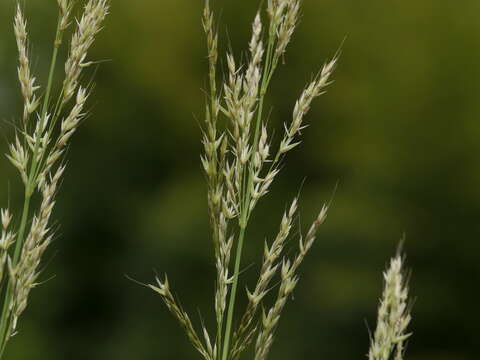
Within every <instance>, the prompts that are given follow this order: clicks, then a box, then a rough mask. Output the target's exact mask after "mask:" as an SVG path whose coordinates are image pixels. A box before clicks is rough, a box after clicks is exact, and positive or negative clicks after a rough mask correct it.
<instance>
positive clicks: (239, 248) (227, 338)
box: [222, 224, 246, 360]
mask: <svg viewBox="0 0 480 360" xmlns="http://www.w3.org/2000/svg"><path fill="white" fill-rule="evenodd" d="M245 229H246V224H244V225H243V226H241V228H240V235H239V237H238V245H237V251H236V256H235V273H234V277H233V284H232V292H231V294H230V303H229V305H228V314H227V324H226V328H225V341H224V343H223V356H222V360H227V357H228V352H229V346H230V336H231V330H232V322H233V310H234V308H235V297H236V295H237V287H238V275H239V272H240V263H241V258H242V249H243V240H244V238H245Z"/></svg>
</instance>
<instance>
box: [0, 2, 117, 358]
mask: <svg viewBox="0 0 480 360" xmlns="http://www.w3.org/2000/svg"><path fill="white" fill-rule="evenodd" d="M73 5H74V1H72V0H58V1H57V6H58V23H57V30H56V33H55V37H54V40H53V43H52V47H53V50H52V57H51V62H50V68H49V71H48V76H47V83H46V85H45V87H44V88H43V89H44V92H43V95H38V90H39V89H40V85H37V81H36V78H35V76H34V75H33V74H32V71H31V66H30V57H29V53H28V49H29V46H28V32H27V21H26V19H25V16H24V13H23V10H22V7H21V6H20V5H19V4H17V8H16V14H15V17H14V33H15V39H16V42H17V48H18V53H19V65H18V79H19V83H20V89H21V94H22V96H23V102H24V107H23V116H22V119H21V121H19V123H18V124H16V136H15V140H14V141H12V142H11V144H10V145H9V153H8V154H7V155H6V156H7V158H8V159H9V160H10V162H11V163H12V164H13V166H14V167H15V168H17V170H18V172H19V175H20V178H21V180H22V182H23V187H24V204H23V210H22V212H21V215H20V216H19V217H17V216H15V215H14V214H13V213H12V212H11V211H10V210H9V209H3V210H2V211H1V219H2V236H1V240H0V281H1V282H2V288H3V291H2V292H1V299H2V302H3V307H2V310H1V317H0V358H2V357H3V354H4V351H5V347H6V345H7V343H8V341H9V340H10V339H11V337H12V336H13V335H15V334H16V333H17V331H18V321H19V318H20V316H21V315H22V314H23V312H24V311H25V309H26V307H27V305H28V300H29V296H30V291H31V290H32V289H33V288H35V287H36V286H38V278H39V275H40V264H41V262H42V256H43V254H44V252H45V250H46V248H47V247H48V245H49V244H50V243H51V241H52V238H53V236H54V231H53V229H52V228H51V224H50V219H51V216H52V212H53V209H54V207H55V202H56V195H57V192H58V187H59V184H60V181H61V179H62V176H63V174H64V171H65V164H64V154H65V149H66V148H67V146H68V145H69V143H70V139H71V136H72V135H73V134H74V133H75V131H76V130H77V129H78V127H79V125H80V123H81V122H82V120H84V119H85V117H86V111H85V110H84V107H85V103H86V101H87V99H88V95H89V89H88V88H87V87H84V86H82V85H81V84H80V77H81V73H82V71H83V69H84V68H86V67H88V65H90V64H91V63H90V62H88V61H86V58H87V54H88V50H89V48H90V47H91V45H92V44H93V41H94V39H95V35H96V34H97V33H98V32H99V30H100V29H101V25H102V22H103V20H104V19H105V16H106V15H107V14H108V10H109V4H108V1H107V0H88V1H87V2H86V4H85V6H84V8H83V15H82V16H81V19H80V20H75V19H73V18H72V11H73ZM71 24H75V27H74V29H73V32H74V34H73V37H72V40H71V45H70V48H71V50H70V54H69V56H68V58H67V60H66V63H65V75H64V76H63V78H64V80H63V86H62V87H61V89H60V90H59V91H58V93H57V94H56V95H55V94H54V88H55V83H56V76H55V75H56V73H57V62H58V53H59V48H60V47H61V45H62V43H63V38H64V35H65V33H66V32H67V31H68V30H69V28H70V27H73V26H71ZM72 98H74V101H73V104H69V100H70V99H72ZM37 200H38V201H37ZM37 202H38V206H37V208H35V207H34V205H35V204H36V203H37ZM12 220H18V221H15V222H13V221H12ZM17 224H18V225H17Z"/></svg>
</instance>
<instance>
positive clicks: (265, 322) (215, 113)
mask: <svg viewBox="0 0 480 360" xmlns="http://www.w3.org/2000/svg"><path fill="white" fill-rule="evenodd" d="M300 5H301V0H267V1H266V14H265V15H263V13H262V12H261V11H259V12H258V13H257V14H256V16H255V18H254V21H253V25H252V34H251V39H250V42H249V45H248V58H247V61H246V63H243V64H240V63H239V62H238V61H237V60H236V59H235V58H234V56H233V55H232V54H231V53H227V54H226V55H225V63H226V67H227V71H226V76H225V77H226V78H225V79H224V80H221V81H219V79H218V75H217V68H218V62H219V58H220V55H219V51H218V48H219V47H218V34H217V31H216V24H215V18H214V15H213V12H212V10H211V8H210V4H209V1H208V0H206V2H205V9H204V14H203V27H204V30H205V34H206V38H207V48H208V59H209V91H207V94H208V96H207V103H206V111H205V124H204V127H203V130H204V131H203V146H204V153H203V154H202V156H201V162H202V165H203V169H204V171H205V174H206V179H207V185H208V187H207V189H208V190H207V191H208V210H209V218H210V224H211V231H212V239H213V246H214V251H215V262H216V270H217V275H216V283H215V295H214V309H215V315H216V329H215V331H214V332H211V331H208V330H207V328H206V326H205V325H202V331H201V333H198V332H197V330H195V328H194V325H193V324H192V321H191V319H190V317H189V315H188V314H187V313H186V312H185V311H184V310H183V309H182V307H181V306H180V305H179V303H178V302H177V300H176V299H175V298H174V296H173V295H172V292H171V289H170V284H169V282H168V280H167V277H165V279H164V280H162V279H160V278H157V279H156V284H152V285H149V287H150V288H151V289H153V290H154V291H156V292H157V293H158V294H160V295H161V297H162V298H163V301H164V302H165V304H166V305H167V307H168V309H169V310H170V312H171V313H172V314H173V315H174V316H175V317H176V318H177V320H178V321H179V323H180V325H181V326H182V327H183V329H184V330H185V332H186V334H187V336H188V338H189V340H190V342H191V343H192V344H193V346H194V347H195V349H196V350H197V351H198V352H199V353H200V354H201V356H202V357H203V358H204V359H206V360H237V359H240V358H241V356H242V354H244V352H245V351H246V350H247V349H248V348H252V349H253V353H254V360H265V359H267V358H268V355H269V353H270V350H271V347H272V344H273V341H274V337H275V332H276V330H277V327H278V325H279V320H280V318H281V315H282V313H283V311H284V308H285V306H286V304H287V301H288V299H289V298H290V297H291V295H292V293H293V291H294V289H295V287H296V285H297V283H298V280H299V276H298V270H299V267H300V265H301V264H302V262H303V260H304V259H305V257H306V255H307V254H308V252H309V251H310V250H311V248H312V246H313V244H314V242H315V238H316V236H317V231H318V229H319V228H320V226H321V225H322V224H323V222H324V221H325V218H326V216H327V210H328V206H327V205H324V206H323V207H322V208H321V209H320V211H319V213H318V216H317V217H316V218H315V219H314V221H313V223H312V224H311V226H310V228H309V229H308V231H307V232H306V234H305V235H299V236H298V249H297V252H296V254H294V255H287V254H285V245H286V241H287V239H288V238H289V237H290V236H291V235H292V227H293V222H294V219H295V217H296V213H297V199H293V201H291V203H290V205H289V206H287V208H286V210H285V213H284V214H283V217H282V218H281V221H280V226H279V230H278V233H277V234H276V235H273V236H272V240H271V241H270V242H266V243H265V244H264V251H263V260H262V263H261V266H260V271H259V275H258V280H257V282H256V284H255V286H254V287H253V288H251V289H247V292H246V296H247V305H246V308H245V309H243V310H242V312H240V310H239V309H238V307H237V306H236V303H237V302H236V300H237V296H238V294H237V291H238V288H239V284H240V281H241V278H240V270H241V266H242V252H243V248H244V245H245V244H246V243H250V244H252V243H253V244H257V246H258V242H256V239H249V236H248V232H247V229H248V226H249V224H250V221H251V218H252V215H253V214H254V210H255V207H256V205H257V204H258V202H259V201H260V200H261V199H262V198H263V197H264V196H265V195H266V194H267V193H268V192H269V189H270V186H271V184H272V183H273V181H274V180H275V178H276V177H277V176H278V175H279V173H280V169H281V167H282V165H283V161H284V158H285V155H286V154H287V153H288V152H289V151H291V150H292V149H294V148H295V147H296V146H298V145H299V144H300V142H301V140H300V137H301V131H302V129H304V128H305V127H306V126H305V116H306V115H307V113H308V111H309V109H310V106H311V104H312V102H313V100H314V99H315V98H317V97H318V96H320V95H322V94H323V93H324V92H325V89H326V87H327V86H328V85H329V83H330V78H331V75H332V72H333V71H334V69H335V66H336V63H337V56H335V57H334V58H333V59H332V60H330V61H328V62H327V63H325V64H324V65H323V67H322V69H321V70H320V71H319V72H318V74H317V75H316V76H315V77H314V78H313V80H312V81H311V82H310V83H309V84H307V86H306V87H305V89H304V90H303V92H302V93H301V95H300V97H299V98H298V100H297V102H296V104H295V106H294V108H293V112H292V117H291V119H290V120H289V121H287V122H285V124H284V128H283V130H282V129H281V131H280V133H281V134H282V135H281V140H280V141H279V143H278V144H276V145H275V144H274V143H273V142H272V141H271V136H270V134H271V133H272V129H269V128H268V127H267V114H266V112H265V96H266V94H267V92H268V90H269V88H270V84H271V81H272V78H273V76H274V74H275V71H276V70H277V68H278V66H279V63H280V60H281V58H282V57H283V56H284V54H285V51H286V49H287V46H288V44H289V42H290V40H291V38H292V34H293V32H294V30H295V27H296V25H297V22H298V17H299V11H300ZM277 132H278V131H277ZM250 240H251V241H250ZM232 260H233V263H232ZM401 265H402V262H401V260H400V259H396V260H394V261H392V267H391V268H390V269H389V270H388V271H387V273H386V275H385V278H386V288H385V294H384V298H383V299H382V303H381V307H380V310H379V312H380V315H379V323H378V328H377V331H376V332H375V336H374V338H373V339H372V349H371V351H370V355H369V358H370V360H388V359H389V357H388V356H390V352H391V351H392V349H393V348H395V351H396V356H397V357H396V360H400V359H401V356H402V354H403V341H404V340H405V339H406V335H404V331H405V327H406V325H407V324H408V319H409V317H408V315H407V313H406V308H405V300H406V287H404V285H403V280H402V275H401ZM276 276H277V277H278V278H279V285H278V286H277V290H276V296H274V299H273V301H272V302H271V303H268V302H267V297H266V295H267V294H268V293H269V292H270V291H272V289H273V288H275V286H273V285H274V284H272V283H273V279H274V278H275V277H276ZM234 324H235V326H234ZM387 353H388V355H386V356H385V354H387Z"/></svg>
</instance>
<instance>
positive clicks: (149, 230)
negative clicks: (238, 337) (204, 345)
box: [0, 0, 480, 360]
mask: <svg viewBox="0 0 480 360" xmlns="http://www.w3.org/2000/svg"><path fill="white" fill-rule="evenodd" d="M112 2H113V4H112V10H111V15H110V17H109V19H108V21H107V24H106V27H105V30H104V31H103V32H102V33H101V35H100V36H99V39H98V41H97V43H96V45H95V47H94V50H93V52H92V56H91V58H92V59H100V60H108V61H107V62H104V63H102V65H101V66H100V67H99V69H98V72H97V74H96V76H95V83H96V87H95V95H94V96H93V97H92V99H91V103H90V104H91V109H92V110H93V116H92V117H91V118H89V119H88V122H86V123H85V124H84V126H82V128H81V130H80V131H79V132H78V134H77V136H75V138H74V142H73V146H72V147H71V149H70V150H69V154H68V158H69V166H68V172H67V175H66V178H65V180H64V182H63V185H62V189H61V190H62V191H61V194H60V196H59V199H58V207H57V210H56V213H55V218H56V219H58V222H59V224H60V231H59V237H58V239H57V241H56V242H55V243H54V244H53V245H52V246H51V248H50V251H49V253H48V256H47V260H48V266H47V267H46V270H45V272H44V275H43V276H44V279H45V280H49V281H47V284H45V285H44V286H41V287H39V288H38V289H36V290H35V291H33V293H32V297H31V302H30V305H29V307H28V310H27V311H26V313H25V315H24V316H23V318H22V321H21V327H20V333H19V335H18V336H17V337H15V338H14V340H13V341H12V342H11V344H10V346H9V348H8V352H7V358H8V359H16V360H27V359H28V360H33V359H36V360H43V359H49V360H65V359H69V360H77V359H78V360H80V359H82V360H84V359H91V360H107V359H112V360H113V359H115V360H131V359H136V360H137V359H142V360H153V359H185V360H188V359H197V358H198V356H197V354H196V353H195V352H194V350H193V349H192V348H191V347H190V346H189V344H188V343H187V341H186V340H185V338H184V335H183V333H182V331H181V330H180V329H179V328H178V326H177V324H176V322H175V321H174V320H173V319H172V318H171V317H170V315H169V313H168V312H167V311H166V309H165V307H164V306H163V304H162V302H161V300H160V298H159V297H158V296H156V295H155V294H154V293H152V292H151V291H148V290H147V289H146V288H143V287H141V286H138V285H137V284H135V283H134V282H132V281H130V280H128V279H126V277H125V275H128V276H130V277H132V278H134V279H137V280H139V281H142V282H148V281H152V280H153V277H154V271H158V272H160V273H163V272H168V273H169V278H170V281H171V284H172V286H173V287H174V289H175V293H176V294H178V296H179V297H180V299H181V301H182V304H183V305H184V307H185V309H186V310H188V311H189V312H190V313H191V315H192V318H193V319H194V320H195V321H196V323H197V324H198V323H199V322H200V315H198V314H199V313H200V314H201V317H202V318H204V320H205V322H206V325H207V326H210V325H212V309H213V307H212V294H213V279H214V266H213V258H212V248H211V241H210V238H209V227H208V218H207V212H206V196H205V184H204V178H203V175H202V171H201V167H200V161H199V152H200V150H201V146H200V129H199V121H201V118H202V114H203V101H204V95H203V92H202V88H204V85H205V81H206V69H207V68H206V55H205V47H204V38H203V33H202V30H201V23H200V16H201V10H202V5H203V2H202V1H200V0H137V1H131V0H115V1H112ZM24 3H25V5H26V9H27V16H28V18H29V29H30V36H31V46H32V51H31V52H32V54H33V61H34V68H35V71H36V73H37V74H38V78H39V80H40V81H44V80H45V73H46V69H47V66H48V61H49V57H50V43H51V39H52V36H53V32H54V27H55V15H56V2H55V1H53V0H50V1H44V0H42V1H40V0H29V1H25V2H24ZM14 5H15V2H14V1H13V0H6V1H2V2H1V3H0V119H2V125H1V128H0V129H1V135H2V136H1V137H2V143H1V145H0V150H1V152H2V153H4V152H6V148H7V145H6V141H8V140H11V139H12V128H11V126H10V125H8V123H9V122H10V121H12V120H15V119H16V118H18V117H19V115H20V113H21V98H20V92H19V87H18V85H17V82H16V49H15V41H14V37H13V32H12V26H11V25H12V17H13V13H14ZM257 6H258V1H257V0H242V1H233V0H217V1H216V2H215V8H216V10H217V14H221V16H220V21H221V23H220V25H219V31H220V33H221V35H222V41H223V44H224V48H225V46H226V45H227V42H228V41H230V42H231V46H232V48H233V49H234V51H235V53H236V54H237V55H241V54H242V51H244V49H245V44H246V42H247V41H248V37H249V33H250V23H251V21H252V19H253V16H254V14H255V10H256V7H257ZM479 11H480V3H479V2H478V1H476V0H463V1H462V2H461V3H460V2H455V1H438V0H422V1H380V0H369V1H356V0H343V1H336V0H335V1H334V0H322V1H320V0H305V1H304V7H303V15H302V20H301V24H300V26H299V28H298V31H297V33H296V35H295V37H294V41H293V43H292V45H291V46H290V47H289V51H288V53H287V55H286V58H285V62H286V66H282V67H281V68H280V70H279V72H278V73H277V76H276V77H275V79H274V82H273V84H272V91H271V93H270V96H269V97H268V105H269V107H271V109H272V124H275V125H281V123H282V122H283V121H285V120H288V119H289V116H290V113H291V109H292V106H293V104H294V102H295V99H296V97H297V96H298V95H299V94H300V92H301V89H302V86H303V85H304V84H305V82H306V81H308V80H309V79H310V78H311V76H312V74H313V73H314V72H315V71H316V70H318V69H319V67H320V66H321V65H322V63H323V62H324V61H325V60H326V59H328V58H329V57H331V56H332V55H333V54H334V53H335V52H336V51H337V49H338V47H339V45H340V44H341V42H342V41H343V40H344V38H345V43H344V45H343V50H342V56H341V60H340V64H339V66H338V69H337V71H336V73H335V83H334V84H333V85H332V86H331V88H330V89H329V91H328V93H327V94H326V95H324V96H322V97H321V99H319V100H318V101H317V102H316V103H315V106H314V107H313V108H312V111H311V113H310V115H309V120H308V121H309V123H310V124H311V126H310V127H309V128H308V131H305V141H304V143H303V144H302V146H301V147H299V148H298V149H296V151H294V152H293V153H292V154H291V155H290V156H289V158H288V161H287V166H286V167H285V168H284V170H283V171H282V174H281V177H279V178H278V181H277V182H276V183H275V184H274V186H273V188H272V192H271V194H270V196H268V197H267V198H266V199H265V200H264V201H263V203H262V205H261V206H260V207H259V208H258V210H257V212H256V215H255V220H254V222H253V223H252V230H251V231H250V232H249V235H250V236H249V238H248V239H247V248H246V256H245V258H244V259H245V262H244V265H245V266H248V265H251V266H250V267H249V268H248V270H247V271H246V272H245V273H244V275H243V278H244V279H245V281H246V282H247V283H250V284H252V281H254V279H255V274H256V270H257V269H258V264H259V259H260V255H261V246H260V245H261V244H262V242H263V240H264V238H271V236H272V233H273V232H274V231H275V230H276V229H277V226H278V222H279V220H280V216H281V213H282V211H283V209H284V207H285V204H286V203H287V202H288V201H289V200H290V199H291V198H292V197H293V196H294V195H295V194H296V193H297V192H298V190H299V189H300V187H301V213H302V223H303V224H304V226H305V225H306V223H308V222H309V221H310V220H311V219H312V218H313V217H314V216H315V215H316V211H317V210H318V209H319V208H320V207H321V205H322V203H324V202H326V201H329V199H330V198H331V196H332V193H333V192H334V189H335V187H336V184H337V183H338V188H337V190H336V192H335V195H334V198H333V205H332V208H331V211H330V214H329V218H328V221H327V222H326V224H325V225H324V226H323V228H322V230H321V232H320V235H319V239H318V242H317V243H316V245H315V247H314V249H313V251H312V253H311V255H310V256H309V257H308V259H307V261H306V263H305V265H304V266H303V267H302V269H301V273H302V279H301V283H300V285H299V286H298V288H297V291H296V293H295V297H294V299H293V301H291V302H290V303H289V304H288V306H287V308H286V312H285V314H284V317H283V319H282V320H281V326H280V329H279V331H278V334H277V340H276V342H275V346H274V350H273V352H272V354H271V357H272V359H277V360H283V359H332V358H335V359H336V360H347V359H355V358H357V359H358V358H363V357H364V355H365V354H366V352H367V349H368V344H369V333H368V328H373V327H374V326H375V311H376V307H377V300H378V297H379V296H380V292H381V286H382V277H381V271H382V270H383V268H384V266H385V264H386V262H387V260H388V258H389V257H390V256H391V255H393V254H394V252H395V250H396V246H397V244H398V242H399V240H400V238H401V237H402V235H403V234H405V236H406V242H405V246H404V247H405V250H406V252H407V254H408V263H409V267H410V268H411V270H412V271H411V274H412V276H411V282H410V285H411V292H412V294H413V295H414V297H415V302H414V307H413V316H414V320H413V322H412V329H413V331H414V336H413V337H412V339H411V341H410V343H409V348H408V355H407V358H408V359H412V360H433V359H435V360H467V359H471V360H473V359H477V358H478V356H479V355H478V333H479V331H480V321H479V320H480V310H479V309H480V307H479V306H478V298H479V294H480V291H479V288H478V286H479V279H480V277H479V275H480V274H479V273H480V266H479V259H480V246H479V234H480V222H479V216H480V162H479V158H480V157H479V154H480V101H479V95H478V94H479V93H480V67H479V66H478V64H479V62H480V23H479V22H478V13H479ZM63 55H64V54H63ZM59 71H61V67H59ZM89 76H92V73H91V72H90V75H89ZM87 80H88V79H87ZM0 174H1V177H0V186H1V188H2V189H3V191H1V192H0V203H1V206H5V205H7V204H8V202H9V201H10V203H11V206H12V207H13V208H14V209H15V210H16V211H17V213H18V211H19V210H18V209H19V205H20V201H19V200H20V195H21V184H20V182H19V181H18V178H17V175H16V173H15V171H14V170H13V169H12V167H11V166H10V165H9V163H8V162H7V161H6V160H5V159H4V160H2V161H1V162H0ZM302 184H303V186H302ZM52 276H53V278H52ZM240 304H241V303H240Z"/></svg>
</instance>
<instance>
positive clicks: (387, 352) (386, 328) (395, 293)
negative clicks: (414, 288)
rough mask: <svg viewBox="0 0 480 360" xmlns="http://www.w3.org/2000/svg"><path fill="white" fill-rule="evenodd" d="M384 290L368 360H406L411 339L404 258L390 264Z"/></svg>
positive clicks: (395, 259) (385, 276)
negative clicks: (406, 343)
mask: <svg viewBox="0 0 480 360" xmlns="http://www.w3.org/2000/svg"><path fill="white" fill-rule="evenodd" d="M384 280H385V287H384V290H383V295H382V298H381V299H380V306H379V308H378V320H377V328H376V330H375V333H374V334H373V338H372V341H371V346H370V351H369V353H368V360H389V359H392V356H393V359H395V360H403V355H404V351H405V341H406V340H407V339H408V338H409V337H410V335H411V334H410V333H407V327H408V325H409V323H410V320H411V316H410V309H409V305H408V287H407V284H406V280H405V275H404V272H403V259H402V257H401V256H397V257H395V258H393V259H392V260H391V261H390V266H389V268H388V269H387V271H386V272H385V274H384Z"/></svg>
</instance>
